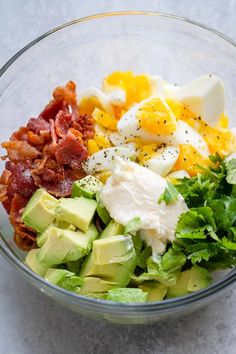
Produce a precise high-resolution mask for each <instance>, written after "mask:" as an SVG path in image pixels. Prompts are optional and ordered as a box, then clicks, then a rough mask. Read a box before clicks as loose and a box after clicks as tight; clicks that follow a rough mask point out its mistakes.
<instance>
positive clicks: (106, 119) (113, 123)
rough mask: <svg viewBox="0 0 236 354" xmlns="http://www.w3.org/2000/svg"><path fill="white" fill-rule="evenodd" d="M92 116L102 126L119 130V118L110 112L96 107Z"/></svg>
mask: <svg viewBox="0 0 236 354" xmlns="http://www.w3.org/2000/svg"><path fill="white" fill-rule="evenodd" d="M92 117H93V119H94V120H95V122H97V123H98V124H100V125H101V126H103V127H104V128H106V129H110V130H113V131H114V130H117V120H116V119H115V118H114V117H112V116H111V115H110V114H108V113H106V112H104V111H102V110H101V109H99V108H95V109H94V111H93V113H92Z"/></svg>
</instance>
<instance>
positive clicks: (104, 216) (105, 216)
mask: <svg viewBox="0 0 236 354" xmlns="http://www.w3.org/2000/svg"><path fill="white" fill-rule="evenodd" d="M96 200H97V203H98V204H97V213H98V215H99V217H100V218H101V220H102V222H103V223H104V224H105V225H107V224H109V222H110V221H111V217H110V214H109V213H108V211H107V209H106V208H105V207H104V205H103V203H102V201H101V198H100V192H97V193H96Z"/></svg>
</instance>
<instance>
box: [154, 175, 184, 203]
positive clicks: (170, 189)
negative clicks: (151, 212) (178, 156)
mask: <svg viewBox="0 0 236 354" xmlns="http://www.w3.org/2000/svg"><path fill="white" fill-rule="evenodd" d="M178 195H179V192H178V190H177V189H176V188H175V187H174V186H173V184H172V183H170V182H168V181H167V187H166V188H165V190H164V193H162V195H161V196H160V198H159V199H158V204H160V203H161V202H165V203H166V204H167V205H168V204H172V203H175V202H176V201H177V199H178Z"/></svg>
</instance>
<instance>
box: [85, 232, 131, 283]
mask: <svg viewBox="0 0 236 354" xmlns="http://www.w3.org/2000/svg"><path fill="white" fill-rule="evenodd" d="M97 241H99V242H97ZM136 264H137V259H136V254H135V249H134V245H133V242H132V238H131V237H130V236H123V235H117V236H110V237H107V238H103V239H98V240H95V241H94V242H93V250H92V252H91V254H90V255H89V256H88V257H87V258H86V260H85V261H84V263H83V265H82V267H81V271H80V273H79V275H80V276H84V277H98V278H102V279H106V280H109V281H111V282H114V283H117V286H118V287H125V286H127V285H128V284H129V282H130V280H131V276H132V274H133V272H134V269H135V266H136Z"/></svg>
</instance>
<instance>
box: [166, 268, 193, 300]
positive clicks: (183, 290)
mask: <svg viewBox="0 0 236 354" xmlns="http://www.w3.org/2000/svg"><path fill="white" fill-rule="evenodd" d="M190 274H191V270H190V269H188V270H185V271H183V272H181V273H180V275H179V278H178V280H177V282H176V285H174V286H170V287H169V288H168V292H167V298H172V297H178V296H184V295H187V294H189V290H188V284H189V278H190Z"/></svg>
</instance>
